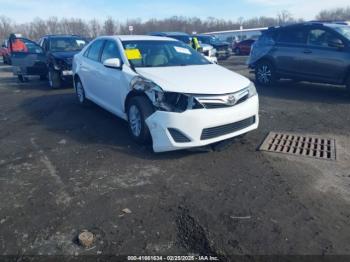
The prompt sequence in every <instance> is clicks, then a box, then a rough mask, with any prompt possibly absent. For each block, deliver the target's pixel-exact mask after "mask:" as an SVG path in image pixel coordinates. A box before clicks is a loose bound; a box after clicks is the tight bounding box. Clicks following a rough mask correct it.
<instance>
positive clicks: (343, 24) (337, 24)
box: [267, 21, 349, 31]
mask: <svg viewBox="0 0 350 262" xmlns="http://www.w3.org/2000/svg"><path fill="white" fill-rule="evenodd" d="M313 25H318V26H325V27H330V28H334V27H348V26H349V24H348V23H347V22H342V21H309V22H303V23H295V24H289V25H283V26H275V27H270V28H269V29H268V30H267V31H269V30H278V29H290V28H298V27H303V26H313Z"/></svg>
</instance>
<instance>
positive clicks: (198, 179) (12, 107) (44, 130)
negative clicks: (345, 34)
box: [0, 57, 350, 261]
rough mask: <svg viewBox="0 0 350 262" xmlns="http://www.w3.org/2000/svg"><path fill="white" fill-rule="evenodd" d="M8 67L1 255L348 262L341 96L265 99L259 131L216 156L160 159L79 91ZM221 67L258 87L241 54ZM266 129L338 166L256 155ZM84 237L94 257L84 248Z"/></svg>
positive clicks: (1, 84) (347, 107) (299, 94)
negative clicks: (311, 145)
mask: <svg viewBox="0 0 350 262" xmlns="http://www.w3.org/2000/svg"><path fill="white" fill-rule="evenodd" d="M0 64H1V66H0V199H1V201H0V254H2V255H15V256H18V257H20V256H22V255H65V256H68V255H75V256H77V255H96V254H97V255H113V254H118V255H188V254H207V255H213V256H217V257H220V258H221V259H222V260H231V259H230V256H232V255H349V256H350V190H349V189H350V136H349V130H350V97H347V96H346V95H345V89H344V88H343V87H334V86H329V85H318V84H310V83H304V82H302V83H294V82H291V81H282V82H280V83H279V84H278V86H276V87H273V88H258V92H259V95H260V106H261V110H260V115H261V124H260V127H259V129H258V130H257V131H255V132H252V133H250V134H248V135H247V136H245V137H244V138H241V139H237V140H236V141H235V142H234V143H233V144H232V145H230V146H229V147H228V148H226V149H224V150H222V151H220V152H217V151H207V152H191V151H179V152H171V153H165V154H154V153H153V152H152V150H151V148H150V147H148V146H139V145H137V144H135V143H134V142H132V140H131V139H130V137H129V135H128V132H127V125H126V123H124V122H123V121H122V120H120V119H118V118H116V117H115V116H113V115H112V114H110V113H108V112H106V111H105V110H103V109H101V108H99V107H97V106H94V105H92V106H91V107H89V108H82V107H80V106H79V105H78V104H77V102H76V99H75V96H74V92H73V89H71V88H66V89H60V90H50V89H49V87H48V85H47V83H46V82H43V81H39V80H38V79H37V78H32V79H30V81H29V82H28V83H19V82H18V81H17V79H16V78H15V77H13V76H12V73H11V68H10V67H9V66H5V65H3V64H2V63H1V62H0ZM224 66H226V67H228V68H229V69H232V70H235V71H237V72H239V73H241V74H244V75H246V76H248V77H251V78H252V79H254V77H253V75H252V74H250V73H249V71H248V70H247V68H246V66H245V57H232V58H230V59H229V60H228V61H225V62H224ZM270 131H286V132H298V133H302V134H317V135H325V136H327V137H332V138H335V139H336V148H337V160H336V161H326V160H316V159H312V158H304V157H297V156H289V155H281V154H276V153H266V152H260V151H258V150H257V149H258V147H259V145H260V144H261V142H262V141H263V140H264V138H265V137H266V135H267V134H268V132H270ZM125 208H128V209H129V210H130V211H131V213H123V212H122V210H123V209H125ZM84 229H86V230H90V231H91V232H93V233H94V234H95V235H96V237H97V240H96V241H95V244H94V245H93V246H92V247H91V248H90V249H84V248H82V247H81V246H79V245H78V244H77V235H78V233H79V232H81V231H82V230H84ZM249 261H253V260H249ZM348 261H349V260H348Z"/></svg>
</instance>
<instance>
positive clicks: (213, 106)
mask: <svg viewBox="0 0 350 262" xmlns="http://www.w3.org/2000/svg"><path fill="white" fill-rule="evenodd" d="M248 97H249V94H247V95H246V96H244V97H242V98H241V99H239V100H238V101H237V102H236V103H235V104H234V105H228V104H223V103H203V106H204V107H205V108H206V109H219V108H228V107H233V106H236V105H239V104H241V103H243V102H245V101H247V100H248Z"/></svg>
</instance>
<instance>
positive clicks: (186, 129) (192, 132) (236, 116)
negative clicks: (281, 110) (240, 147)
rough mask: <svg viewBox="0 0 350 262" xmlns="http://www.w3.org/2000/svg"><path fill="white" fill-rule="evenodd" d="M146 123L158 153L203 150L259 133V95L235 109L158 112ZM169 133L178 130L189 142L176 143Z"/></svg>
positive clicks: (154, 148)
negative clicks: (232, 139) (227, 140)
mask: <svg viewBox="0 0 350 262" xmlns="http://www.w3.org/2000/svg"><path fill="white" fill-rule="evenodd" d="M146 123H147V125H148V127H149V129H150V132H151V135H152V139H153V150H154V151H155V152H165V151H175V150H180V149H187V148H193V147H202V146H206V145H209V144H212V143H216V142H220V141H223V140H226V139H230V138H233V137H236V136H240V135H242V134H245V133H248V132H250V131H252V130H255V129H257V128H258V126H259V98H258V96H257V95H256V96H254V97H252V98H250V99H248V100H247V101H246V102H244V103H242V104H239V105H237V106H234V107H231V108H223V109H198V110H187V111H185V112H183V113H171V112H163V111H157V112H155V113H154V114H152V115H151V116H150V117H149V118H148V119H146ZM169 129H175V130H177V131H178V132H180V134H181V135H183V136H184V137H185V138H187V141H186V142H176V141H175V140H177V139H176V138H174V137H173V135H172V134H171V133H170V131H169ZM185 140H186V139H184V141H185Z"/></svg>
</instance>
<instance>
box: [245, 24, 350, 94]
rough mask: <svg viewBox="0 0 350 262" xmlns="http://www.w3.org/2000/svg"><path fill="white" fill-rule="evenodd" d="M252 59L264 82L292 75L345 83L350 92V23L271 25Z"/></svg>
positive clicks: (258, 75) (261, 82)
mask: <svg viewBox="0 0 350 262" xmlns="http://www.w3.org/2000/svg"><path fill="white" fill-rule="evenodd" d="M248 63H249V66H250V67H251V68H254V69H255V75H256V82H257V84H260V85H263V86H270V85H273V84H274V82H275V81H276V80H278V79H280V78H288V79H294V80H300V81H310V82H319V83H330V84H341V85H343V84H345V85H346V86H347V87H348V90H349V92H350V26H348V25H346V24H345V23H322V22H308V23H302V24H295V25H289V26H283V27H276V28H270V29H269V30H267V31H265V32H263V34H262V36H261V37H260V38H259V40H258V41H257V42H256V43H255V44H254V45H253V49H252V53H251V56H250V58H249V61H248Z"/></svg>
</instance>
